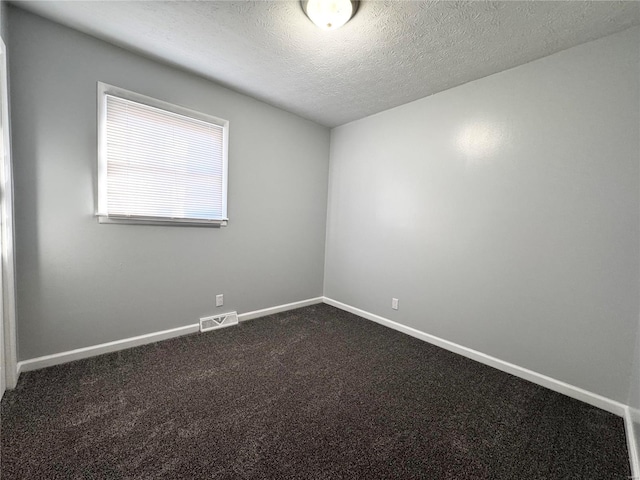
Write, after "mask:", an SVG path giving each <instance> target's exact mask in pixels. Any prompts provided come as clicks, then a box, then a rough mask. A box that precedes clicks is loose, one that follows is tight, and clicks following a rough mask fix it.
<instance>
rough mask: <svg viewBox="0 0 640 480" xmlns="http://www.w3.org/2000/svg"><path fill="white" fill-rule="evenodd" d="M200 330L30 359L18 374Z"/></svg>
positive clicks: (193, 328)
mask: <svg viewBox="0 0 640 480" xmlns="http://www.w3.org/2000/svg"><path fill="white" fill-rule="evenodd" d="M199 330H200V324H199V323H195V324H193V325H186V326H184V327H178V328H172V329H170V330H162V331H161V332H154V333H147V334H146V335H139V336H137V337H130V338H124V339H122V340H116V341H115V342H108V343H101V344H100V345H93V346H91V347H84V348H77V349H75V350H69V351H67V352H60V353H54V354H52V355H45V356H43V357H37V358H32V359H30V360H23V361H21V362H18V372H20V373H21V372H28V371H30V370H38V369H40V368H45V367H51V366H53V365H60V364H62V363H67V362H73V361H74V360H81V359H83V358H89V357H95V356H97V355H102V354H105V353H111V352H117V351H119V350H125V349H127V348H131V347H138V346H140V345H146V344H148V343H154V342H159V341H160V340H168V339H169V338H174V337H180V336H182V335H187V334H189V333H195V332H198V331H199Z"/></svg>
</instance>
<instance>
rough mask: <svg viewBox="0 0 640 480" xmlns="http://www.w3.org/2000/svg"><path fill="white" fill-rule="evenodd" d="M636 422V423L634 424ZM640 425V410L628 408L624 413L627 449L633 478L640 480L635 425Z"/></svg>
mask: <svg viewBox="0 0 640 480" xmlns="http://www.w3.org/2000/svg"><path fill="white" fill-rule="evenodd" d="M634 422H635V423H634ZM636 423H637V424H638V425H640V410H638V409H635V408H631V407H626V408H625V412H624V429H625V432H626V433H627V449H628V450H629V463H630V464H631V478H632V479H639V480H640V458H639V457H638V448H640V445H638V444H637V443H636V436H635V428H636V427H635V424H636Z"/></svg>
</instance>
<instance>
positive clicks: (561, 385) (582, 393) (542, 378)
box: [324, 297, 627, 417]
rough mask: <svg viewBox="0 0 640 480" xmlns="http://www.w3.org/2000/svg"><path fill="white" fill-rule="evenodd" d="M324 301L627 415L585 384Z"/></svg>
mask: <svg viewBox="0 0 640 480" xmlns="http://www.w3.org/2000/svg"><path fill="white" fill-rule="evenodd" d="M324 303H326V304H328V305H332V306H334V307H336V308H339V309H341V310H345V311H347V312H350V313H353V314H354V315H358V316H359V317H362V318H366V319H367V320H372V321H374V322H376V323H379V324H381V325H384V326H386V327H389V328H393V329H394V330H398V331H399V332H402V333H406V334H407V335H411V336H412V337H415V338H418V339H420V340H424V341H425V342H428V343H431V344H433V345H436V346H438V347H441V348H444V349H445V350H449V351H451V352H454V353H457V354H460V355H462V356H464V357H467V358H471V359H472V360H476V361H478V362H480V363H484V364H485V365H489V366H491V367H494V368H497V369H498V370H502V371H503V372H507V373H510V374H511V375H515V376H516V377H520V378H523V379H525V380H528V381H530V382H532V383H535V384H538V385H541V386H543V387H546V388H548V389H550V390H553V391H554V392H558V393H562V394H564V395H567V396H569V397H571V398H575V399H577V400H581V401H583V402H585V403H588V404H589V405H593V406H594V407H598V408H601V409H603V410H606V411H607V412H610V413H613V414H615V415H618V416H620V417H623V416H624V415H625V410H626V408H627V406H626V405H624V404H623V403H620V402H617V401H615V400H611V399H610V398H606V397H603V396H602V395H598V394H597V393H593V392H589V391H587V390H584V389H582V388H579V387H575V386H573V385H570V384H568V383H565V382H562V381H560V380H556V379H555V378H551V377H548V376H546V375H543V374H541V373H537V372H534V371H532V370H528V369H526V368H523V367H520V366H518V365H515V364H513V363H509V362H505V361H504V360H500V359H499V358H495V357H492V356H490V355H487V354H485V353H482V352H479V351H477V350H473V349H471V348H467V347H464V346H462V345H458V344H457V343H453V342H450V341H449V340H444V339H442V338H439V337H436V336H434V335H430V334H428V333H424V332H421V331H420V330H416V329H415V328H412V327H408V326H406V325H402V324H400V323H398V322H394V321H393V320H389V319H388V318H384V317H381V316H379V315H375V314H373V313H370V312H366V311H364V310H361V309H359V308H356V307H352V306H351V305H347V304H345V303H342V302H338V301H336V300H333V299H331V298H328V297H324Z"/></svg>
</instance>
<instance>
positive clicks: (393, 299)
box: [391, 298, 398, 310]
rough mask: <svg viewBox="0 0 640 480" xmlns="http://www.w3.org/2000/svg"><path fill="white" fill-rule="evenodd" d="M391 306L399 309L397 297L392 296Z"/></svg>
mask: <svg viewBox="0 0 640 480" xmlns="http://www.w3.org/2000/svg"><path fill="white" fill-rule="evenodd" d="M391 308H393V309H394V310H397V309H398V299H397V298H392V299H391Z"/></svg>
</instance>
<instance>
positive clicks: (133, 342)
mask: <svg viewBox="0 0 640 480" xmlns="http://www.w3.org/2000/svg"><path fill="white" fill-rule="evenodd" d="M323 300H324V297H316V298H309V299H307V300H301V301H299V302H293V303H287V304H285V305H278V306H276V307H271V308H264V309H262V310H255V311H253V312H247V313H243V314H240V315H238V320H239V321H245V320H251V319H254V318H258V317H264V316H266V315H272V314H274V313H279V312H286V311H287V310H293V309H296V308H301V307H307V306H309V305H315V304H318V303H322V301H323ZM199 331H200V323H195V324H192V325H186V326H184V327H177V328H172V329H170V330H163V331H161V332H154V333H147V334H146V335H139V336H137V337H131V338H124V339H122V340H116V341H113V342H108V343H101V344H100V345H93V346H90V347H83V348H78V349H75V350H70V351H67V352H60V353H54V354H52V355H45V356H43V357H37V358H32V359H29V360H23V361H21V362H18V365H17V370H18V375H19V374H20V372H29V371H31V370H38V369H40V368H46V367H51V366H53V365H60V364H62V363H67V362H73V361H75V360H81V359H83V358H90V357H95V356H97V355H103V354H105V353H111V352H117V351H119V350H125V349H127V348H132V347H137V346H139V345H146V344H148V343H154V342H159V341H161V340H168V339H169V338H174V337H180V336H182V335H187V334H190V333H197V332H199Z"/></svg>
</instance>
